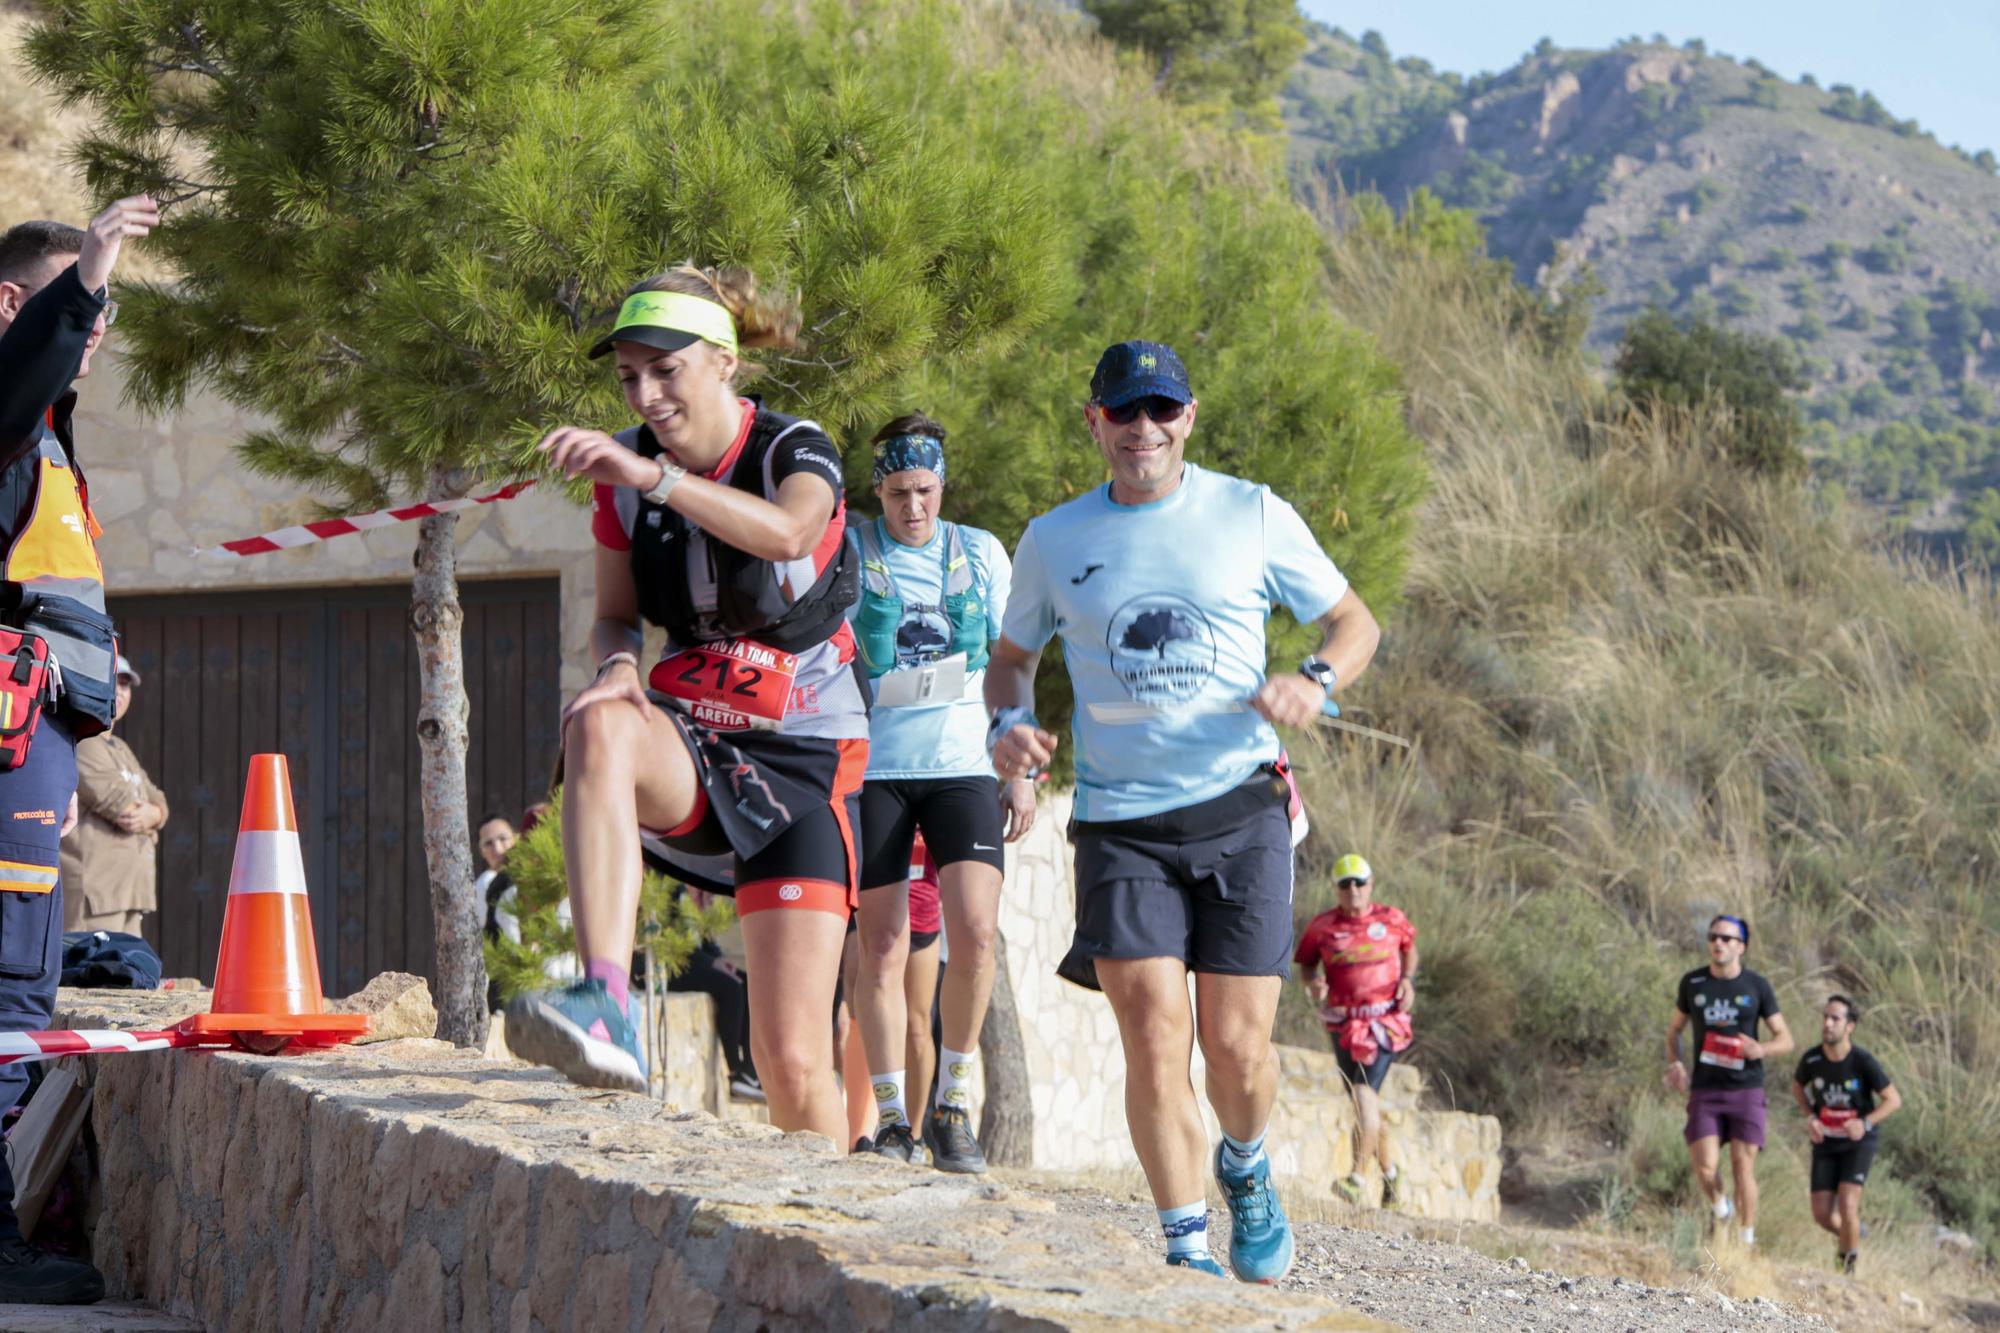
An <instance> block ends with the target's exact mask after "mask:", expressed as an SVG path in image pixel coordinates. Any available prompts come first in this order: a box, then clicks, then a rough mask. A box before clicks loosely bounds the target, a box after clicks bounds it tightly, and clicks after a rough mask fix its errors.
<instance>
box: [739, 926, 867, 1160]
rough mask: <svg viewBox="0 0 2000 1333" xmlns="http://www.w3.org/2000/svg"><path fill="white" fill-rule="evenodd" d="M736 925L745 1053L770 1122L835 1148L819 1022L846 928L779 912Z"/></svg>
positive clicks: (832, 1090) (835, 1107) (835, 1094)
mask: <svg viewBox="0 0 2000 1333" xmlns="http://www.w3.org/2000/svg"><path fill="white" fill-rule="evenodd" d="M742 922H743V946H744V950H745V952H746V953H748V955H749V963H750V1052H751V1058H752V1059H754V1060H755V1061H756V1063H757V1074H758V1076H759V1078H761V1079H762V1080H763V1084H764V1096H765V1097H766V1098H767V1099H768V1101H769V1104H770V1111H771V1123H772V1124H774V1125H776V1126H777V1127H778V1128H779V1129H786V1130H793V1129H809V1130H812V1131H813V1132H815V1133H818V1134H824V1135H826V1136H827V1137H828V1138H829V1139H832V1140H833V1141H834V1142H835V1143H840V1142H841V1137H842V1135H843V1133H844V1132H845V1130H846V1127H847V1126H846V1116H845V1115H844V1114H843V1111H842V1107H841V1100H840V1089H839V1088H838V1087H836V1086H835V1084H834V1079H833V1065H832V1063H831V1062H830V1061H829V1060H828V1059H827V1049H826V1021H827V1015H828V1014H830V1013H832V1012H833V990H834V979H835V977H837V976H838V975H839V972H840V941H841V936H842V935H844V934H845V933H846V930H847V922H846V920H845V918H843V917H840V916H837V915H835V914H834V913H832V912H815V911H809V910H807V911H798V910H787V909H784V908H774V909H770V910H767V911H762V912H752V913H750V914H749V915H747V916H745V917H743V918H742ZM841 1146H843V1147H845V1146H846V1145H845V1144H842V1145H841Z"/></svg>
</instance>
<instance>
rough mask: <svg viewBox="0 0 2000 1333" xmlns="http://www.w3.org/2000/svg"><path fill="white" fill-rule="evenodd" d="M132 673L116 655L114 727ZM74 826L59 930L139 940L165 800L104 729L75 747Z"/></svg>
mask: <svg viewBox="0 0 2000 1333" xmlns="http://www.w3.org/2000/svg"><path fill="white" fill-rule="evenodd" d="M138 683H139V673H138V672H136V671H134V670H133V669H132V664H131V663H130V662H128V661H126V660H125V659H124V657H123V656H120V657H119V659H118V694H117V704H116V707H115V710H114V712H113V714H112V721H113V722H114V723H116V722H119V721H122V720H124V717H125V713H126V710H127V709H129V708H131V707H132V690H133V688H134V687H136V686H137V685H138ZM76 808H77V820H76V827H75V828H73V829H71V830H70V831H69V833H68V834H67V835H66V836H65V837H64V838H63V840H62V875H63V929H64V930H116V931H123V932H124V933H125V934H127V935H138V934H141V933H142V932H141V929H140V927H141V926H142V925H143V923H144V920H145V916H146V913H148V912H152V911H156V910H158V908H159V905H160V899H159V889H158V883H157V877H156V869H157V863H158V857H157V856H156V855H155V853H156V851H157V850H158V848H159V845H160V830H161V829H163V828H165V827H166V824H167V795H166V793H165V792H163V791H161V790H160V789H159V787H158V786H156V785H155V784H154V782H153V780H152V779H151V778H149V777H147V776H146V770H145V769H144V768H142V767H140V765H139V756H138V755H136V754H134V753H132V747H131V746H129V745H127V744H126V743H125V738H124V737H122V736H119V735H117V734H115V733H114V732H110V731H106V732H103V733H100V734H99V735H96V736H92V737H91V738H90V739H89V740H84V741H78V742H77V746H76Z"/></svg>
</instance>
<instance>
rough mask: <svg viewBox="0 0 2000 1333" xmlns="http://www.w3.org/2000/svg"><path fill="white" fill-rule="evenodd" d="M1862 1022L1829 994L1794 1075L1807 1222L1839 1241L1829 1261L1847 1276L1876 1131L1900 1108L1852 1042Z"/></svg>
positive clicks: (1856, 1248) (1884, 1079)
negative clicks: (1807, 1189)
mask: <svg viewBox="0 0 2000 1333" xmlns="http://www.w3.org/2000/svg"><path fill="white" fill-rule="evenodd" d="M1860 1020H1861V1014H1860V1012H1859V1011H1858V1010H1856V1009H1855V1007H1854V1001H1852V1000H1850V999H1848V998H1847V997H1846V996H1845V995H1830V996H1828V997H1827V1001H1826V1007H1825V1008H1824V1009H1823V1010H1821V1012H1820V1036H1821V1038H1822V1040H1821V1042H1820V1044H1819V1045H1817V1046H1815V1047H1813V1048H1812V1049H1811V1050H1809V1051H1807V1052H1806V1053H1805V1055H1804V1056H1802V1057H1801V1058H1800V1060H1799V1068H1798V1072H1797V1073H1795V1074H1793V1075H1792V1098H1793V1100H1795V1101H1797V1102H1798V1104H1799V1109H1800V1110H1801V1111H1804V1112H1805V1114H1806V1136H1807V1137H1808V1138H1810V1139H1811V1140H1812V1144H1813V1151H1812V1211H1813V1221H1815V1222H1817V1223H1819V1224H1820V1226H1821V1227H1822V1228H1824V1229H1825V1230H1827V1231H1831V1232H1832V1233H1833V1234H1834V1235H1835V1236H1837V1237H1839V1238H1840V1247H1839V1249H1838V1251H1837V1252H1836V1254H1835V1261H1836V1262H1837V1263H1838V1264H1839V1266H1840V1269H1841V1271H1842V1272H1846V1273H1852V1272H1853V1271H1854V1265H1855V1262H1856V1261H1857V1260H1858V1259H1859V1258H1860V1257H1861V1188H1862V1186H1864V1185H1866V1184H1867V1183H1868V1168H1869V1167H1870V1166H1872V1165H1873V1164H1874V1162H1875V1150H1876V1149H1877V1148H1878V1147H1880V1146H1881V1137H1882V1136H1881V1135H1880V1134H1878V1133H1877V1132H1876V1128H1875V1127H1876V1126H1877V1125H1879V1124H1881V1123H1882V1122H1883V1121H1884V1120H1887V1119H1888V1118H1889V1117H1890V1116H1892V1115H1894V1114H1895V1113H1896V1112H1897V1110H1898V1109H1899V1108H1901V1106H1902V1105H1903V1095H1902V1094H1901V1093H1899V1092H1897V1091H1896V1086H1895V1084H1893V1083H1891V1082H1889V1075H1888V1074H1886V1073H1884V1072H1883V1069H1882V1066H1881V1064H1880V1063H1879V1062H1878V1061H1877V1060H1876V1059H1875V1057H1874V1056H1872V1055H1870V1054H1869V1053H1868V1052H1866V1051H1864V1050H1862V1049H1861V1048H1860V1047H1859V1046H1856V1045H1855V1044H1854V1025H1855V1024H1856V1023H1858V1022H1859V1021H1860Z"/></svg>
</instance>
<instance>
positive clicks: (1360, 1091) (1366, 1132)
mask: <svg viewBox="0 0 2000 1333" xmlns="http://www.w3.org/2000/svg"><path fill="white" fill-rule="evenodd" d="M1353 1088H1354V1174H1355V1175H1357V1176H1358V1175H1361V1174H1362V1173H1363V1171H1364V1170H1365V1169H1366V1168H1367V1165H1368V1160H1369V1159H1370V1158H1378V1159H1380V1160H1381V1162H1382V1165H1383V1166H1384V1167H1386V1166H1387V1165H1388V1164H1389V1163H1388V1156H1389V1154H1388V1151H1387V1146H1386V1144H1384V1142H1383V1138H1384V1135H1383V1133H1382V1098H1381V1096H1380V1095H1379V1094H1378V1093H1377V1092H1376V1091H1375V1089H1373V1088H1371V1087H1369V1086H1368V1083H1367V1080H1365V1079H1362V1080H1359V1081H1357V1082H1356V1083H1355V1084H1354V1085H1353Z"/></svg>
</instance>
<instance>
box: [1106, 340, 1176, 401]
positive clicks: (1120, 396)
mask: <svg viewBox="0 0 2000 1333" xmlns="http://www.w3.org/2000/svg"><path fill="white" fill-rule="evenodd" d="M1152 394H1158V395H1159V396H1160V397H1162V398H1171V399H1173V400H1174V401H1175V402H1177V403H1191V402H1193V401H1194V390H1193V389H1191V388H1189V387H1188V373H1187V367H1186V366H1184V365H1182V364H1181V359H1180V358H1179V357H1178V356H1175V355H1174V349H1173V348H1171V347H1169V346H1167V345H1166V344H1165V343H1149V342H1144V341H1142V340H1140V339H1137V338H1135V339H1133V340H1132V341H1131V342H1122V343H1113V344H1112V345H1111V346H1109V347H1107V348H1105V349H1104V355H1103V356H1100V357H1098V358H1097V369H1096V370H1095V371H1094V372H1092V374H1091V376H1090V397H1091V400H1092V401H1093V402H1099V403H1102V404H1104V405H1105V406H1106V407H1123V406H1125V404H1127V403H1129V402H1131V401H1132V400H1133V399H1135V398H1145V397H1147V396H1149V395H1152Z"/></svg>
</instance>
